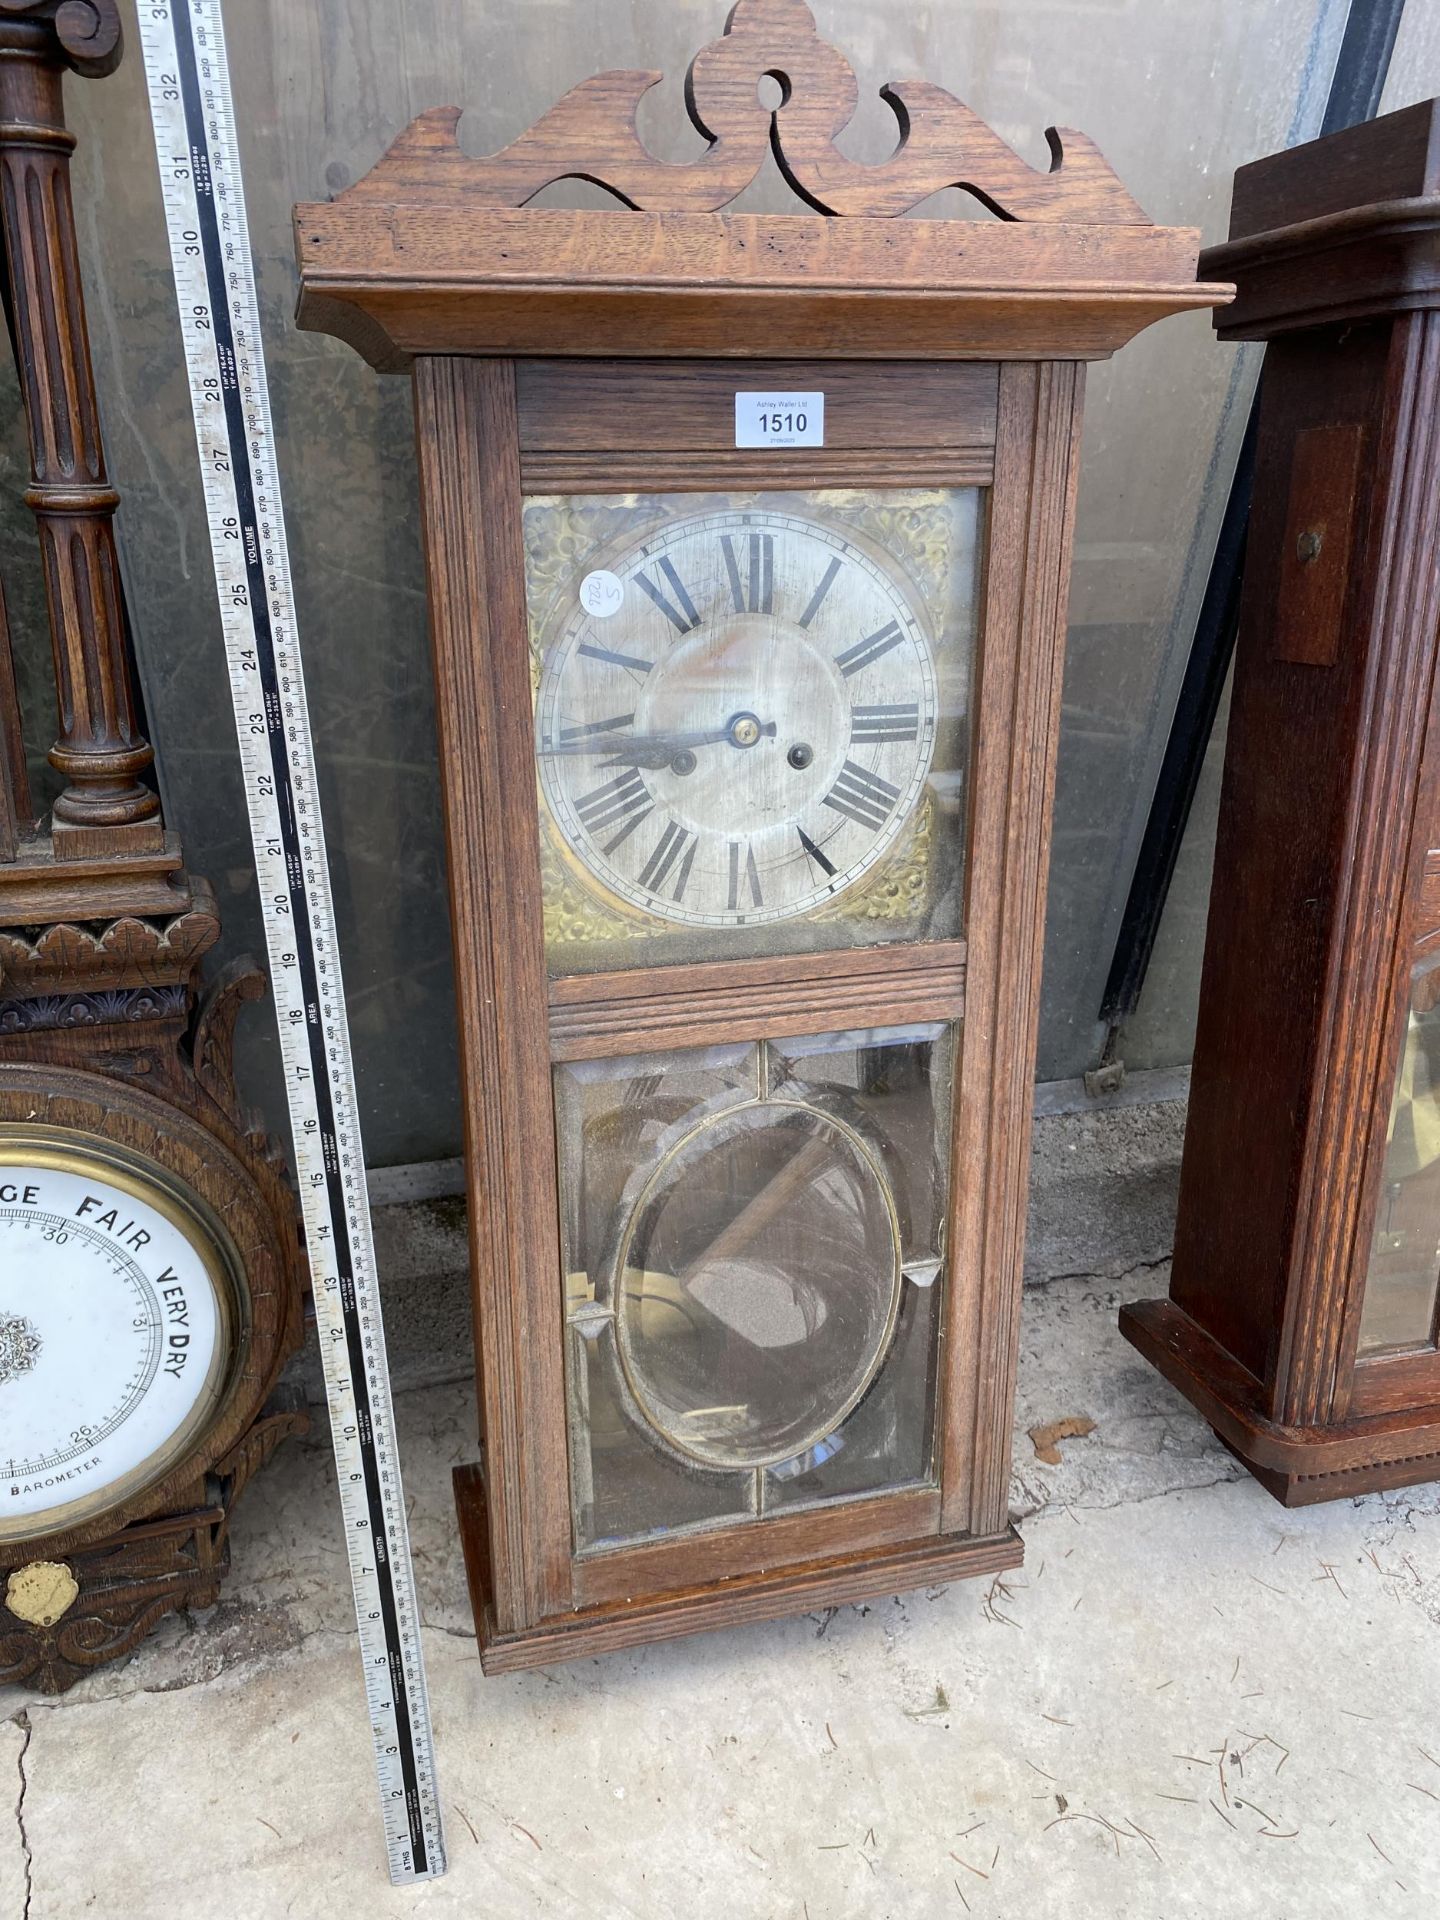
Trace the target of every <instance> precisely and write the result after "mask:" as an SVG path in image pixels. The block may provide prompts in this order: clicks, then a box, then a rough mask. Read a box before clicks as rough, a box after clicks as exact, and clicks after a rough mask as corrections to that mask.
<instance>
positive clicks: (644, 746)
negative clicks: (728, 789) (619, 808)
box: [540, 722, 774, 770]
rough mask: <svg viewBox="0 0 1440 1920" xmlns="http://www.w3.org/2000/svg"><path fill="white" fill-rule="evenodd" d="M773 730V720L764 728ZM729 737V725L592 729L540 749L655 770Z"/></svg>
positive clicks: (545, 751)
mask: <svg viewBox="0 0 1440 1920" xmlns="http://www.w3.org/2000/svg"><path fill="white" fill-rule="evenodd" d="M765 731H766V732H773V731H774V723H773V722H772V723H771V725H770V726H769V727H768V728H766V729H765ZM730 738H731V730H730V728H729V727H728V726H724V727H709V728H707V729H706V730H705V731H704V732H696V733H592V734H590V735H588V736H587V737H586V738H585V739H583V740H560V741H557V742H555V743H554V744H553V745H550V746H544V747H542V748H541V749H540V751H541V753H542V754H546V755H564V756H566V757H567V758H568V757H574V756H575V755H591V754H593V755H595V756H597V757H598V758H602V759H605V760H608V761H610V762H611V763H612V764H614V765H616V766H625V767H646V768H650V769H655V770H658V769H659V768H661V767H665V766H668V765H669V763H670V761H671V760H673V759H674V757H675V755H676V754H677V753H685V752H688V751H689V749H690V748H692V747H717V746H719V745H720V744H721V743H722V742H723V741H726V740H729V739H730Z"/></svg>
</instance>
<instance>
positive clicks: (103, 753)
mask: <svg viewBox="0 0 1440 1920" xmlns="http://www.w3.org/2000/svg"><path fill="white" fill-rule="evenodd" d="M120 51H121V49H120V26H119V20H118V17H117V16H116V13H115V10H114V7H113V5H111V4H109V0H88V4H86V5H84V6H75V5H73V4H58V5H57V4H56V0H43V3H39V4H35V5H30V6H25V5H16V4H14V3H13V0H11V4H8V5H7V6H6V7H5V8H4V11H3V16H0V181H3V185H4V189H5V190H4V194H3V196H0V231H3V237H4V248H5V269H6V274H7V277H8V289H7V292H8V300H7V306H8V308H9V311H10V312H11V314H12V316H13V322H14V338H15V341H16V347H17V353H16V359H17V365H18V371H19V375H20V386H21V397H22V400H23V404H24V408H25V417H26V423H27V427H28V430H29V438H30V451H31V464H32V485H31V488H30V490H29V492H28V494H27V496H26V497H27V500H28V502H29V504H30V505H31V506H32V507H33V508H34V511H35V515H36V520H37V524H38V529H39V535H40V544H41V550H42V556H43V560H44V567H45V587H46V601H47V612H48V618H49V626H50V636H51V640H52V643H53V652H54V666H55V689H56V707H57V710H58V714H59V720H60V726H61V734H60V738H59V739H58V740H57V741H56V743H55V745H54V747H53V748H52V749H51V752H50V760H51V764H52V765H53V766H54V767H55V768H56V770H57V771H58V772H59V774H60V775H61V777H62V779H63V781H64V783H65V784H64V787H63V790H62V791H61V793H60V794H59V797H58V798H57V799H56V801H55V804H54V807H53V808H52V809H51V810H50V812H49V813H48V814H47V815H46V816H44V817H43V818H37V816H36V809H35V806H34V803H33V801H32V798H31V791H30V787H29V783H28V780H27V763H26V754H25V739H24V734H23V730H22V726H21V714H20V705H19V700H18V698H17V693H16V677H15V672H14V660H13V657H12V654H11V650H10V640H9V634H8V631H7V630H6V629H5V626H4V622H3V620H0V722H3V724H0V1681H5V1682H19V1683H26V1684H30V1685H33V1686H37V1687H39V1688H40V1689H42V1690H43V1691H46V1692H55V1691H59V1690H61V1689H63V1688H64V1687H67V1686H69V1685H70V1684H71V1683H72V1682H73V1681H75V1680H76V1679H78V1678H80V1677H81V1676H82V1675H83V1674H85V1673H86V1672H88V1671H90V1670H91V1669H93V1668H95V1667H97V1666H99V1665H100V1664H101V1663H102V1662H104V1661H107V1660H111V1659H114V1658H116V1657H117V1656H119V1655H121V1654H124V1653H127V1652H129V1651H130V1650H131V1649H132V1648H134V1647H135V1646H136V1645H137V1644H138V1643H139V1641H140V1640H141V1639H142V1637H143V1636H144V1635H145V1634H146V1633H147V1632H148V1631H149V1630H150V1628H151V1627H153V1626H154V1625H155V1623H156V1622H157V1621H158V1620H160V1619H162V1618H163V1617H164V1616H165V1615H166V1614H167V1613H173V1612H175V1611H176V1610H177V1609H180V1608H199V1607H205V1606H209V1605H211V1604H213V1602H214V1601H215V1600H216V1599H217V1598H218V1597H219V1592H220V1582H221V1580H222V1578H223V1576H224V1574H225V1571H226V1569H227V1567H228V1564H229V1526H230V1516H231V1513H232V1511H233V1508H234V1504H235V1501H236V1499H237V1498H238V1497H239V1495H240V1493H241V1492H242V1490H243V1489H244V1487H245V1485H246V1483H247V1481H248V1480H249V1479H250V1478H251V1476H252V1475H253V1474H254V1473H255V1472H256V1471H257V1469H258V1468H259V1467H260V1466H262V1465H263V1463H264V1462H265V1460H266V1459H267V1458H268V1457H269V1455H270V1453H271V1452H272V1451H273V1449H274V1448H275V1446H276V1445H277V1444H278V1443H279V1442H280V1441H281V1440H282V1439H283V1438H285V1437H286V1436H287V1435H289V1434H294V1433H298V1432H301V1431H303V1430H304V1427H305V1425H306V1417H305V1413H304V1410H303V1407H302V1406H300V1405H299V1404H298V1403H297V1402H293V1401H291V1400H290V1399H288V1398H287V1397H286V1396H285V1395H284V1394H277V1392H276V1384H277V1379H278V1376H279V1373H280V1370H281V1368H282V1366H283V1364H284V1362H285V1360H286V1359H287V1358H288V1357H289V1355H290V1354H291V1353H292V1352H293V1351H294V1350H295V1348H296V1346H297V1345H298V1344H299V1341H300V1338H301V1335H302V1324H303V1323H302V1311H301V1309H302V1299H303V1292H302V1263H301V1250H300V1245H299V1231H298V1218H297V1213H296V1208H295V1204H294V1199H293V1196H292V1194H291V1192H290V1190H289V1186H288V1183H287V1181H286V1178H285V1174H284V1172H283V1166H282V1162H281V1160H280V1158H279V1156H278V1154H277V1153H276V1151H275V1149H274V1148H273V1147H272V1146H271V1144H270V1143H269V1142H268V1141H267V1140H266V1139H265V1137H264V1135H263V1134H262V1133H261V1132H260V1131H259V1130H258V1127H257V1124H256V1122H255V1121H254V1119H253V1118H252V1117H251V1116H249V1115H248V1114H247V1113H246V1111H245V1109H244V1107H243V1105H242V1103H241V1102H240V1100H239V1098H238V1096H237V1094H236V1089H235V1085H234V1079H233V1076H232V1071H231V1054H232V1046H231V1038H232V1032H233V1028H234V1023H235V1020H236V1017H237V1015H238V1013H239V1011H240V1008H241V1006H242V1004H243V1003H244V1002H245V1001H247V1000H253V999H255V998H256V997H257V996H258V995H259V994H261V993H262V992H263V989H264V982H263V980H262V979H261V977H260V975H259V974H258V973H256V972H255V970H254V969H253V968H251V967H249V966H248V965H247V964H246V963H244V962H243V961H235V962H232V963H231V964H230V965H229V966H227V967H225V968H223V969H222V970H220V972H219V973H218V974H217V975H216V977H215V978H214V979H213V980H212V981H210V982H209V983H208V985H207V987H206V988H205V990H204V991H203V992H202V990H201V985H200V968H201V964H202V961H203V960H204V959H205V957H206V955H207V954H208V953H209V952H210V951H211V950H212V949H213V947H214V945H215V943H216V941H217V939H218V938H219V934H220V922H219V917H218V914H217V912H216V906H215V900H214V896H213V895H212V893H211V891H210V889H209V888H208V887H207V886H206V884H205V882H204V881H203V880H201V879H199V878H198V877H197V876H195V875H193V874H190V873H187V872H186V871H185V870H184V864H183V856H182V853H181V849H180V845H179V841H178V839H177V837H176V835H175V834H174V833H173V832H171V831H167V829H166V827H165V824H164V822H163V820H162V818H161V811H160V803H159V798H158V796H157V794H156V792H155V790H154V787H153V786H152V785H151V784H150V780H149V778H148V770H149V768H150V765H151V762H152V758H153V756H152V753H151V749H150V746H149V744H148V742H147V741H146V740H145V738H144V737H143V734H142V732H141V729H140V726H139V724H138V721H137V719H136V713H135V702H134V698H133V694H132V687H131V673H132V664H133V663H132V661H131V658H130V652H129V646H128V637H127V633H126V628H125V616H124V607H123V601H122V596H121V590H120V575H119V568H118V563H117V556H116V551H115V542H114V534H113V530H112V525H111V521H112V516H113V514H114V511H115V507H116V504H117V499H116V494H115V491H114V489H113V488H112V487H111V485H110V483H109V480H108V477H107V475H106V471H105V456H104V449H103V446H102V443H101V438H100V430H99V424H98V411H97V404H96V394H95V388H94V381H93V376H92V373H91V367H90V355H89V345H88V338H87V334H86V322H85V306H84V298H83V293H82V289H81V282H80V269H79V260H78V253H77V240H76V233H75V225H74V218H73V213H72V210H71V202H70V188H69V159H70V150H71V148H72V147H73V145H74V139H73V136H72V135H70V134H69V133H68V132H67V131H66V129H65V120H64V108H63V100H62V87H63V80H64V75H65V72H66V70H67V68H68V69H72V70H75V71H78V72H80V73H82V74H85V75H93V76H99V75H103V74H106V73H108V72H110V71H111V70H112V69H113V68H114V66H115V65H116V64H117V63H118V61H119V59H120ZM29 717H30V718H31V719H32V720H34V719H35V716H33V715H32V716H29Z"/></svg>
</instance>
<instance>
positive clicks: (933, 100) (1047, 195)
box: [350, 0, 1149, 226]
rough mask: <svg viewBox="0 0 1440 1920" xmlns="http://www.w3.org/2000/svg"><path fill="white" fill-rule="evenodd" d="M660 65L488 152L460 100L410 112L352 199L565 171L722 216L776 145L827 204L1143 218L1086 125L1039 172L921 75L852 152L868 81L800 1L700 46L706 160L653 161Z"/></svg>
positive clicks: (766, 11) (1070, 218) (515, 190)
mask: <svg viewBox="0 0 1440 1920" xmlns="http://www.w3.org/2000/svg"><path fill="white" fill-rule="evenodd" d="M767 76H768V77H769V78H771V79H773V80H776V81H778V82H779V84H780V86H781V88H782V91H783V99H782V102H781V104H780V106H779V107H777V108H775V109H773V110H772V109H771V108H769V107H766V106H762V105H761V103H760V99H759V87H760V83H761V81H762V80H763V79H765V78H766V77H767ZM663 78H664V76H663V75H662V74H660V73H655V72H649V71H645V70H630V71H624V70H622V71H618V72H612V73H597V74H595V75H594V76H593V77H592V78H591V79H589V80H582V81H581V82H580V84H579V86H577V87H572V88H571V89H570V91H569V93H567V94H566V95H565V96H564V98H563V99H561V100H559V101H557V103H556V104H555V105H554V106H553V107H552V108H551V109H550V111H549V112H548V113H546V114H544V115H542V117H541V118H540V119H539V120H537V121H536V123H535V125H534V126H533V127H531V128H530V130H529V131H528V132H527V133H523V134H521V136H520V138H519V139H518V140H514V141H512V142H511V143H510V145H509V146H508V147H504V148H502V149H501V151H500V152H499V153H492V154H489V155H487V156H486V157H484V158H483V159H472V158H470V157H469V156H468V155H466V154H464V153H462V151H461V150H460V148H459V146H458V145H457V143H456V139H455V128H456V123H457V122H458V120H459V118H460V113H459V109H458V108H454V107H439V108H436V109H435V110H433V111H432V112H430V113H425V114H421V116H420V117H419V119H417V120H415V121H414V122H413V123H412V124H411V126H410V127H409V128H408V129H407V130H406V132H405V133H403V134H402V135H401V136H400V138H399V139H398V140H397V141H396V142H395V144H394V146H392V147H391V149H390V152H389V154H388V155H387V156H386V160H385V163H384V167H383V169H377V170H376V172H375V173H374V174H372V175H370V176H369V178H368V179H367V180H366V181H362V182H361V183H360V184H359V185H358V186H357V187H356V188H352V189H351V194H350V197H351V199H352V200H355V199H359V198H362V197H364V196H365V195H366V194H367V193H368V192H372V191H373V193H374V194H375V196H376V197H381V196H382V195H383V196H384V197H386V198H403V197H404V196H403V187H404V184H405V181H406V179H407V177H408V178H412V179H413V180H414V181H415V182H416V183H417V184H421V185H423V186H424V188H425V189H426V192H427V194H430V195H434V194H435V192H436V191H437V189H439V190H440V191H447V190H448V191H453V192H454V193H455V194H456V195H457V196H461V195H463V196H464V198H465V200H466V201H467V202H468V204H469V205H471V206H475V207H520V206H524V204H525V203H526V201H528V200H532V199H533V198H534V197H535V195H536V194H537V193H539V192H541V191H542V189H543V188H545V187H547V186H550V185H552V184H553V183H554V182H555V181H557V180H589V181H592V182H593V183H594V184H595V185H596V186H599V187H603V188H605V189H606V190H607V191H608V192H610V193H613V194H614V195H615V197H616V199H617V200H619V201H621V202H622V203H623V204H624V205H626V206H628V207H635V208H639V209H643V210H645V211H647V212H667V213H713V212H715V211H717V210H718V209H719V208H721V207H724V206H728V205H729V203H730V202H731V201H732V200H733V199H735V197H736V196H737V195H738V194H740V193H741V192H743V191H744V189H745V188H746V187H747V186H749V184H750V182H751V181H752V180H753V179H754V178H755V175H756V174H757V173H758V172H759V170H760V167H761V164H762V163H763V161H764V158H765V154H766V150H767V148H773V150H774V154H775V159H776V161H777V163H778V165H779V167H780V170H781V172H782V173H783V174H784V176H785V178H786V180H788V181H789V183H790V185H791V187H792V188H793V189H794V191H795V192H796V193H797V194H798V195H799V197H800V198H801V199H802V200H803V201H804V202H805V203H806V204H807V205H808V206H810V207H813V208H814V209H815V210H816V211H817V212H819V213H831V214H857V215H870V216H877V215H878V216H887V215H894V214H902V213H905V212H908V210H909V209H910V208H911V207H914V206H918V205H919V203H920V202H921V201H922V200H925V199H928V198H929V196H930V195H931V194H932V193H937V192H939V191H940V189H941V188H942V187H959V188H961V189H963V191H965V192H966V193H970V194H973V195H974V196H975V198H976V199H977V200H979V201H981V202H983V204H984V205H985V206H987V207H989V208H990V210H991V211H992V212H993V213H996V214H998V215H999V216H1000V218H1001V219H1002V220H1055V221H1066V222H1069V223H1071V224H1074V225H1088V224H1105V225H1122V226H1147V225H1148V224H1149V222H1148V221H1147V219H1146V217H1145V214H1144V213H1143V212H1142V211H1141V209H1140V207H1139V206H1138V205H1137V204H1136V202H1135V201H1134V200H1133V199H1132V198H1131V197H1130V195H1129V194H1128V193H1127V192H1126V191H1125V189H1124V187H1122V186H1121V184H1120V182H1119V180H1117V179H1116V177H1115V175H1114V173H1113V172H1112V171H1111V169H1110V167H1109V165H1108V164H1107V162H1106V161H1105V159H1104V157H1103V156H1102V155H1101V153H1100V152H1099V150H1098V148H1097V147H1096V146H1095V145H1094V143H1093V142H1092V141H1090V140H1088V139H1087V138H1086V136H1085V135H1084V134H1083V133H1074V132H1071V131H1069V130H1068V129H1065V130H1060V129H1057V128H1054V127H1051V128H1049V129H1047V132H1046V139H1047V140H1048V142H1049V145H1050V153H1051V166H1050V170H1049V172H1041V171H1039V170H1037V169H1036V168H1034V167H1032V166H1029V165H1028V164H1027V163H1026V162H1025V161H1024V160H1022V159H1021V158H1020V156H1019V155H1018V154H1017V153H1016V152H1015V151H1014V149H1013V148H1011V147H1009V146H1007V144H1006V143H1005V141H1003V140H1002V139H1001V138H1000V136H999V135H998V134H997V133H995V132H994V131H993V130H992V129H991V128H990V127H988V126H987V125H986V123H985V122H984V121H983V120H982V119H981V118H980V116H979V115H978V114H976V113H974V112H972V111H971V109H970V108H969V107H967V106H966V105H965V104H964V103H963V102H962V101H959V100H957V99H956V98H955V97H954V95H953V94H949V93H947V92H946V91H945V89H944V88H943V87H937V86H934V85H932V84H931V83H930V82H929V81H925V80H910V81H904V82H892V83H890V84H889V85H887V86H884V87H882V88H881V89H880V93H881V98H882V99H884V100H885V101H886V102H887V104H888V105H889V106H890V108H891V109H892V111H893V112H894V115H895V120H896V125H897V131H898V140H897V143H896V147H895V151H894V153H893V154H891V156H890V158H889V159H888V160H884V161H881V162H880V163H879V164H878V165H867V164H863V163H861V162H858V161H854V160H850V159H847V158H846V156H845V155H844V154H843V153H842V152H841V151H840V149H839V147H838V146H837V144H836V142H837V140H838V138H839V136H840V135H841V134H842V133H843V132H844V130H845V128H846V127H847V126H848V125H849V123H850V120H851V117H852V116H853V114H854V112H855V108H856V105H857V104H858V101H859V88H858V86H857V84H856V80H855V75H854V73H853V71H852V70H851V68H850V65H849V63H848V62H847V61H846V59H845V57H844V55H843V54H841V53H839V52H838V51H837V50H836V49H835V48H834V47H832V46H831V45H830V44H829V43H828V42H827V41H825V40H822V39H821V37H820V35H819V34H818V33H817V32H816V30H815V21H814V17H813V15H812V14H811V12H810V9H809V7H808V6H806V5H805V4H804V0H739V4H738V5H737V6H736V7H735V8H734V10H733V11H732V13H731V15H730V18H729V19H728V21H727V22H726V25H725V32H724V35H723V37H722V38H721V39H719V40H715V41H712V42H711V44H710V45H709V46H706V47H702V48H701V50H700V51H699V53H697V54H696V56H695V58H694V60H693V61H692V62H691V65H690V71H689V74H688V75H687V77H686V82H685V104H686V108H687V110H688V112H689V115H690V119H691V121H692V122H693V123H694V125H695V127H696V129H697V130H698V131H699V132H700V133H701V134H703V135H704V137H705V138H706V140H707V141H708V142H709V143H710V144H709V147H708V150H707V151H706V152H705V153H703V154H702V155H701V156H700V157H699V159H697V160H693V161H682V162H678V163H672V162H667V161H663V160H657V159H656V158H655V156H654V155H653V154H652V153H651V152H650V151H649V149H648V148H647V147H646V145H645V143H644V141H643V140H642V139H641V138H640V135H639V133H638V131H637V129H636V113H637V110H638V108H639V104H640V100H641V97H642V95H644V94H645V93H647V92H648V91H649V90H650V88H651V87H653V86H655V85H656V84H657V83H658V82H659V81H660V80H661V79H663Z"/></svg>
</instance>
